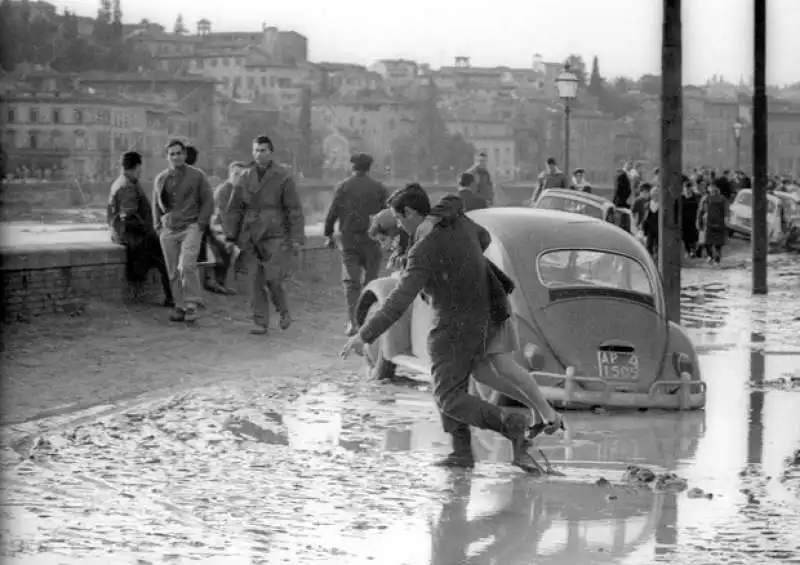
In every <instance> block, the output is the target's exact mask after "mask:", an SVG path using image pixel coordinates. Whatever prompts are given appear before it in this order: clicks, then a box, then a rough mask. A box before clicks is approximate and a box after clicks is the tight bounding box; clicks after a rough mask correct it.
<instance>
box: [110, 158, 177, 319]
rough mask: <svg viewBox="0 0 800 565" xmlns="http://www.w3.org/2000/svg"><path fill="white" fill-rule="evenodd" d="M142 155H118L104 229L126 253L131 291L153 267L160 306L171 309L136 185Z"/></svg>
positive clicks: (144, 198)
mask: <svg viewBox="0 0 800 565" xmlns="http://www.w3.org/2000/svg"><path fill="white" fill-rule="evenodd" d="M141 172H142V156H141V155H140V154H139V153H137V152H135V151H130V152H128V153H125V154H124V155H123V156H122V173H121V174H120V176H119V177H117V180H115V181H114V183H113V184H112V185H111V192H110V194H109V195H108V213H107V222H108V227H109V228H111V239H112V241H113V242H114V243H118V244H120V245H124V246H125V249H126V250H127V256H128V263H127V276H128V280H129V281H130V282H131V283H133V285H134V289H135V291H136V292H137V294H138V292H139V291H140V290H141V286H142V284H143V283H144V282H145V281H146V280H147V274H148V273H149V272H150V269H152V268H153V267H155V268H156V269H158V274H159V275H160V276H161V286H162V287H163V288H164V297H165V299H164V306H167V307H170V308H171V307H172V306H174V302H173V299H172V289H171V288H170V285H169V276H168V275H167V267H166V265H165V264H164V257H163V255H162V253H161V245H160V244H159V242H158V235H157V234H156V230H155V228H154V227H153V214H152V211H151V209H150V203H149V202H148V201H147V196H146V195H145V193H144V190H143V189H142V187H141V185H140V184H139V176H140V175H141Z"/></svg>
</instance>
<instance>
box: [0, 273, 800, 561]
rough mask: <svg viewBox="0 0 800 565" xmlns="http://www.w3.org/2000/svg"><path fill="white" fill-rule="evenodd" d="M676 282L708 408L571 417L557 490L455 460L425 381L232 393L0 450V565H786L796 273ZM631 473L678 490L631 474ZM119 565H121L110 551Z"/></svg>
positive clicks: (799, 502) (487, 449)
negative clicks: (753, 289)
mask: <svg viewBox="0 0 800 565" xmlns="http://www.w3.org/2000/svg"><path fill="white" fill-rule="evenodd" d="M797 271H798V269H797V267H796V263H793V262H785V264H775V265H773V267H772V270H771V273H770V275H771V277H772V278H771V280H772V281H774V283H773V284H772V287H771V294H770V295H769V296H767V297H763V298H759V299H752V298H750V297H749V295H748V288H749V287H748V284H749V279H748V276H749V275H747V273H743V274H739V273H736V272H731V271H727V272H723V271H718V270H713V269H708V270H701V269H698V270H696V271H692V272H687V274H686V276H685V277H684V282H685V292H684V297H683V304H684V314H685V325H686V326H687V327H688V328H689V331H690V332H691V334H692V337H693V338H694V339H695V340H696V342H697V343H698V344H699V347H700V349H701V351H702V357H701V363H702V370H703V375H704V378H705V379H706V381H707V382H708V390H709V393H708V404H707V407H706V409H705V410H704V411H698V412H691V413H664V412H641V413H640V412H636V413H588V412H568V413H567V414H566V421H567V425H568V431H567V433H566V434H565V435H563V436H559V437H549V438H546V439H542V440H541V441H540V442H539V447H540V448H541V449H542V450H543V452H544V453H545V454H546V456H547V458H548V459H549V460H550V461H551V462H552V463H553V464H554V466H555V467H557V468H558V469H559V470H561V471H563V472H564V473H565V475H566V476H565V477H558V478H556V477H551V478H547V479H536V478H531V477H529V476H527V475H524V474H523V473H521V472H518V471H516V470H514V469H512V468H511V467H509V466H508V465H507V461H508V460H509V459H510V446H509V445H508V443H507V442H505V441H504V440H502V439H501V438H499V437H498V436H496V435H494V434H491V433H486V432H479V433H476V434H475V437H474V448H475V452H476V455H477V456H478V457H479V458H480V460H481V462H480V463H479V464H478V466H477V468H476V470H475V471H474V472H472V473H448V472H445V471H443V470H440V469H436V468H433V467H431V466H430V465H429V463H430V462H431V461H433V460H434V459H435V458H437V457H438V456H440V455H443V454H445V453H446V452H447V449H448V445H447V444H446V441H447V438H446V437H445V436H444V434H443V433H442V432H441V429H440V424H439V420H438V417H437V416H436V413H435V409H434V406H433V403H432V401H431V397H430V392H429V391H428V390H427V385H426V384H424V383H420V384H418V385H416V386H413V387H411V386H409V387H400V386H383V387H380V386H377V385H375V384H374V383H370V382H364V381H353V379H352V373H353V371H355V370H356V369H354V367H355V365H356V362H352V363H347V364H345V363H339V364H337V362H334V361H332V366H331V369H330V370H331V372H333V373H336V372H341V373H342V374H343V375H345V374H346V375H348V379H347V382H355V384H348V385H347V386H344V385H343V386H333V385H324V386H319V387H316V388H310V389H307V390H304V389H302V388H299V389H298V388H297V387H296V386H293V385H282V386H281V387H279V388H275V387H270V385H269V382H268V379H267V380H266V382H264V383H262V384H261V385H241V386H240V385H237V384H235V383H231V384H228V385H224V386H223V385H220V386H217V387H212V388H205V389H199V390H194V391H192V392H191V393H187V394H184V395H180V396H177V397H171V398H169V399H161V400H156V401H153V402H151V403H150V404H147V405H142V406H138V407H133V408H128V409H126V410H125V411H123V412H119V413H115V414H110V415H106V416H104V417H102V418H99V419H94V420H89V421H87V422H85V423H83V424H81V425H80V426H78V427H72V426H61V427H58V428H55V429H54V430H53V431H51V432H48V433H44V434H41V435H38V436H33V437H25V431H24V430H23V429H22V428H18V429H17V431H16V435H15V430H14V429H11V430H6V434H5V435H4V438H3V439H4V445H5V447H4V449H3V452H2V455H3V457H2V465H3V470H4V475H3V478H4V480H3V485H2V486H3V492H2V500H3V501H4V505H3V507H2V512H3V515H2V517H3V528H4V530H6V531H5V532H4V535H3V536H2V537H3V545H2V555H3V556H4V560H3V562H4V563H36V564H38V563H53V564H59V565H60V564H65V563H70V564H72V563H98V564H99V563H126V564H127V563H131V564H134V563H139V564H142V565H144V564H146V563H153V564H155V563H226V564H228V563H230V564H234V565H236V564H239V563H242V564H244V563H296V562H301V563H304V564H305V563H334V564H343V563H347V564H360V563H381V564H386V565H401V564H402V565H455V564H462V563H469V564H474V565H480V564H484V565H490V564H501V565H515V564H522V563H525V564H529V563H537V565H538V564H541V563H552V564H558V565H562V564H563V565H577V564H581V563H615V564H645V563H671V564H689V563H697V564H718V563H727V564H733V563H740V564H758V565H762V564H766V563H800V418H798V417H797V414H798V412H800V297H798V294H800V292H798V290H799V289H800V273H798V272H797ZM629 464H635V465H638V466H641V467H644V468H647V469H650V470H652V471H653V472H654V473H656V474H660V473H664V472H667V471H671V472H674V473H675V474H676V475H677V476H679V477H681V478H683V479H685V480H686V485H685V488H683V487H676V486H675V485H667V488H656V487H654V485H653V483H649V484H647V485H639V484H634V483H631V482H629V481H627V480H626V479H625V475H626V467H627V465H629ZM111 556H113V560H111V559H110V557H111Z"/></svg>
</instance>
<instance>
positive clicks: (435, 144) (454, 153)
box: [411, 77, 475, 179]
mask: <svg viewBox="0 0 800 565" xmlns="http://www.w3.org/2000/svg"><path fill="white" fill-rule="evenodd" d="M438 99H439V96H438V89H437V88H436V83H435V82H434V81H433V77H430V78H429V79H428V84H427V85H425V87H424V88H423V91H422V97H421V99H420V101H419V102H418V104H417V116H416V135H415V139H416V147H415V150H414V151H413V153H412V155H411V157H412V161H413V165H412V169H413V170H412V172H413V173H414V174H415V175H418V176H419V177H420V178H425V179H430V178H433V176H434V170H438V171H439V172H444V171H448V170H450V169H451V168H453V169H454V170H461V169H462V168H466V167H468V166H469V165H470V164H471V163H472V160H473V159H474V157H475V148H474V146H473V145H472V144H471V143H469V142H467V141H466V140H464V139H463V138H461V137H460V136H454V135H450V133H449V132H448V131H447V124H446V122H445V120H444V118H443V117H442V115H441V112H440V111H439V106H438Z"/></svg>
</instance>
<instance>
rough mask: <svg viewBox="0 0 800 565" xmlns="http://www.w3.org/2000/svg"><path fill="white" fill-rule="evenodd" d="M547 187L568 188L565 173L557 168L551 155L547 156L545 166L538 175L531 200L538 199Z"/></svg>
mask: <svg viewBox="0 0 800 565" xmlns="http://www.w3.org/2000/svg"><path fill="white" fill-rule="evenodd" d="M548 188H569V183H568V182H567V177H566V175H565V174H564V172H563V171H562V170H561V169H559V168H558V165H557V164H556V160H555V159H554V158H553V157H548V158H547V167H546V168H545V170H544V171H542V173H541V174H540V175H539V183H538V185H537V186H536V191H535V192H534V195H533V198H532V200H533V202H536V201H537V200H539V196H541V194H542V192H544V191H545V190H547V189H548Z"/></svg>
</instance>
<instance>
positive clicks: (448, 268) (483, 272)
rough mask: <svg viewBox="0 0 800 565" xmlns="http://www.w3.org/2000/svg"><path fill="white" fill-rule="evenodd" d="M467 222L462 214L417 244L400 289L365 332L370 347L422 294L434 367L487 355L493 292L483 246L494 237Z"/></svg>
mask: <svg viewBox="0 0 800 565" xmlns="http://www.w3.org/2000/svg"><path fill="white" fill-rule="evenodd" d="M465 220H467V218H466V217H465V216H463V215H462V216H461V217H458V218H456V219H454V220H453V221H452V222H449V223H448V224H447V225H445V226H443V225H439V224H437V225H435V226H434V227H433V229H432V230H431V231H430V233H428V234H426V235H425V236H423V237H421V238H420V239H418V240H417V241H415V242H414V244H413V245H412V247H411V249H410V250H409V252H408V257H407V262H406V268H405V270H404V271H403V273H402V275H401V278H400V281H399V282H398V284H397V286H396V287H395V288H394V290H392V292H391V293H390V294H389V296H388V297H387V299H386V300H385V302H384V303H383V305H382V306H381V308H380V310H378V311H377V312H375V314H374V315H373V316H372V317H370V319H369V320H368V321H367V322H366V324H365V325H364V326H363V327H362V328H361V330H360V335H361V337H362V339H363V340H364V341H365V342H366V343H372V342H373V341H375V340H376V339H378V337H380V336H381V334H383V333H384V332H385V331H386V330H388V329H389V328H390V327H391V326H392V325H393V324H394V323H395V322H396V321H397V320H399V319H400V318H401V317H402V315H403V313H404V312H405V311H406V309H407V308H408V307H409V306H410V305H411V304H412V303H413V301H414V298H415V297H416V296H417V294H419V293H420V292H421V291H422V292H424V293H425V295H426V296H427V297H428V298H429V301H430V305H431V309H432V311H433V312H432V320H431V331H430V334H429V336H428V352H429V354H430V357H431V361H432V362H433V363H434V365H436V364H437V361H439V360H443V359H450V358H452V356H453V355H463V356H467V357H468V358H474V359H478V358H479V357H481V356H482V355H483V352H484V351H485V347H486V342H487V336H488V330H489V323H490V300H489V297H490V290H489V277H488V276H487V268H488V267H487V263H486V259H485V258H484V256H483V249H484V248H483V246H482V245H481V243H482V241H483V242H484V243H485V242H486V241H488V240H489V239H490V238H489V234H488V232H486V230H485V229H483V228H482V227H480V226H478V225H477V224H475V223H474V222H470V221H465Z"/></svg>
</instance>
